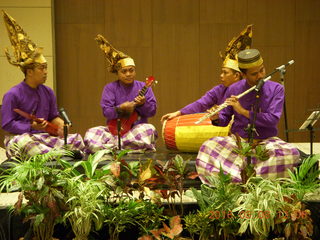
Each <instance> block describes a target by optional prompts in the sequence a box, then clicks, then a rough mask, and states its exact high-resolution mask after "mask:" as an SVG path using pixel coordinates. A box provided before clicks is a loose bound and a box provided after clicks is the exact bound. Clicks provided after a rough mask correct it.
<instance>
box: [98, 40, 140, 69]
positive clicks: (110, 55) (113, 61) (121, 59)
mask: <svg viewBox="0 0 320 240" xmlns="http://www.w3.org/2000/svg"><path fill="white" fill-rule="evenodd" d="M95 40H96V41H97V43H98V44H99V46H100V48H101V49H102V51H103V52H104V53H105V55H106V58H107V60H108V62H109V66H108V70H109V71H110V72H112V73H116V72H117V71H118V70H119V69H121V68H123V67H126V66H135V64H134V61H133V59H132V58H131V57H129V56H128V55H126V54H124V53H123V52H120V51H118V50H117V49H115V48H114V47H113V46H112V45H111V44H110V43H109V42H108V41H107V40H106V39H105V38H104V37H103V36H102V35H100V34H98V35H97V37H96V38H95Z"/></svg>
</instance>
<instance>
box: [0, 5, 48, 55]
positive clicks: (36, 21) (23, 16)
mask: <svg viewBox="0 0 320 240" xmlns="http://www.w3.org/2000/svg"><path fill="white" fill-rule="evenodd" d="M4 10H5V11H6V12H7V13H8V14H9V15H10V16H11V17H13V18H14V19H15V20H16V22H17V23H18V24H19V25H20V26H21V27H22V28H23V30H24V31H25V32H26V33H27V34H28V36H29V37H30V39H31V40H32V41H33V42H34V43H35V44H37V46H38V47H43V48H44V55H45V56H52V44H53V42H52V26H51V23H52V19H51V8H4ZM35 16H36V17H35ZM1 20H2V21H1V24H0V36H1V41H0V47H1V52H0V55H1V56H4V52H3V50H2V49H4V48H5V47H9V51H10V52H11V53H12V51H11V44H10V41H9V38H8V34H7V29H6V27H5V25H4V22H3V17H2V13H1Z"/></svg>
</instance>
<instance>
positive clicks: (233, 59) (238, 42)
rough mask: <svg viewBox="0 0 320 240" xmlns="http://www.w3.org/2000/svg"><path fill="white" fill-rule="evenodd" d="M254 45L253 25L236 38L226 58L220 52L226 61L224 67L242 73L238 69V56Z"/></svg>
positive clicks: (230, 43)
mask: <svg viewBox="0 0 320 240" xmlns="http://www.w3.org/2000/svg"><path fill="white" fill-rule="evenodd" d="M251 43H252V24H251V25H248V26H247V27H246V28H245V29H244V30H243V31H242V32H241V33H240V35H239V36H238V37H234V38H233V39H232V40H231V41H230V42H229V44H228V46H227V48H226V50H225V56H223V55H222V54H221V52H220V56H221V57H222V59H223V60H224V61H223V63H222V67H227V68H231V69H234V70H236V71H238V72H240V69H239V67H238V60H237V54H238V52H240V51H241V50H244V49H248V48H250V47H251Z"/></svg>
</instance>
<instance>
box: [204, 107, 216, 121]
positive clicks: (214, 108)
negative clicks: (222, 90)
mask: <svg viewBox="0 0 320 240" xmlns="http://www.w3.org/2000/svg"><path fill="white" fill-rule="evenodd" d="M218 107H219V106H218V105H214V106H213V107H212V108H210V109H208V110H207V113H213V112H214V111H216V109H217V108H218ZM217 119H219V113H216V114H214V115H212V116H210V120H211V121H213V120H217Z"/></svg>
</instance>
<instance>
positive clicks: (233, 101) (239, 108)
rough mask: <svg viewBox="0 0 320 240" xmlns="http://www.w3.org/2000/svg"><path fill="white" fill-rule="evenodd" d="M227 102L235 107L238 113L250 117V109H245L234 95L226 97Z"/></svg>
mask: <svg viewBox="0 0 320 240" xmlns="http://www.w3.org/2000/svg"><path fill="white" fill-rule="evenodd" d="M226 103H227V104H228V105H229V106H232V107H233V110H234V111H236V112H237V113H239V114H241V115H243V116H245V117H246V118H250V114H249V111H248V110H246V109H244V108H243V107H242V106H241V104H240V102H239V99H238V98H237V97H236V96H234V95H232V96H231V97H229V98H227V99H226Z"/></svg>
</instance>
